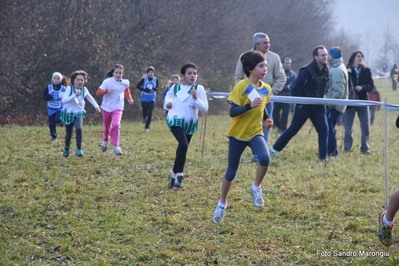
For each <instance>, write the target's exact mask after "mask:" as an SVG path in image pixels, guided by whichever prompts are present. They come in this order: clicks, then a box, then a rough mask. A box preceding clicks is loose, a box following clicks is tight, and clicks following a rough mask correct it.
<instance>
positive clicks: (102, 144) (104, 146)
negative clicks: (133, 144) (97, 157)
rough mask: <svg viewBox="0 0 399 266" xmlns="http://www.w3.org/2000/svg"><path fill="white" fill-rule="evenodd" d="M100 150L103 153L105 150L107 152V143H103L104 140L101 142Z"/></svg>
mask: <svg viewBox="0 0 399 266" xmlns="http://www.w3.org/2000/svg"><path fill="white" fill-rule="evenodd" d="M100 146H101V150H102V151H103V152H105V151H106V150H107V146H108V141H105V140H103V141H102V142H101V145H100Z"/></svg>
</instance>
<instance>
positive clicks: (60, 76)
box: [51, 72, 62, 80]
mask: <svg viewBox="0 0 399 266" xmlns="http://www.w3.org/2000/svg"><path fill="white" fill-rule="evenodd" d="M54 76H58V77H59V78H60V80H62V75H61V73H60V72H54V73H53V75H52V76H51V79H53V78H54Z"/></svg>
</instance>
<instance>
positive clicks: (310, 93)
mask: <svg viewBox="0 0 399 266" xmlns="http://www.w3.org/2000/svg"><path fill="white" fill-rule="evenodd" d="M312 54H313V60H312V61H311V62H310V63H309V64H307V65H305V66H304V67H302V68H301V69H300V70H299V73H298V77H297V78H296V79H295V81H294V83H293V84H292V85H291V95H292V96H297V97H312V98H324V96H325V94H326V91H327V87H328V83H329V69H328V66H327V59H328V52H327V49H326V47H325V46H323V45H319V46H316V47H315V48H314V49H313V53H312ZM308 119H310V120H311V121H312V124H313V126H314V127H315V129H316V131H317V134H318V143H319V154H318V158H319V160H320V161H324V162H325V161H326V160H327V139H328V124H327V117H326V108H325V106H324V105H312V104H296V105H295V111H294V115H293V117H292V121H291V125H290V126H289V127H288V128H287V130H286V131H284V132H283V133H282V134H281V135H280V137H279V138H278V139H277V141H276V142H275V143H274V144H273V146H271V147H270V154H271V155H272V156H274V157H277V156H278V155H279V152H280V151H282V150H283V149H284V147H285V146H286V145H287V144H288V142H289V141H290V140H291V139H292V138H293V137H294V136H295V135H296V134H297V133H298V131H299V130H300V129H301V128H302V126H303V125H304V124H305V122H306V121H307V120H308Z"/></svg>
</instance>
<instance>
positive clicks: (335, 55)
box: [328, 47, 342, 59]
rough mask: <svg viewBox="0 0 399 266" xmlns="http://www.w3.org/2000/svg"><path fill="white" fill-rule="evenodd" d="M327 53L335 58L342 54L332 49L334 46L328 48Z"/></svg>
mask: <svg viewBox="0 0 399 266" xmlns="http://www.w3.org/2000/svg"><path fill="white" fill-rule="evenodd" d="M328 53H329V54H330V55H331V56H332V58H335V59H337V58H340V57H341V56H342V55H341V53H340V52H338V51H337V50H335V49H334V47H331V48H330V49H328Z"/></svg>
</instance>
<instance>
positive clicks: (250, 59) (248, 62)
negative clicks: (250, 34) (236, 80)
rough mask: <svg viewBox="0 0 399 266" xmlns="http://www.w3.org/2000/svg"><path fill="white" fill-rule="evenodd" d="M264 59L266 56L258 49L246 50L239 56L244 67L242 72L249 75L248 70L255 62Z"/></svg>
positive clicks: (251, 68)
mask: <svg viewBox="0 0 399 266" xmlns="http://www.w3.org/2000/svg"><path fill="white" fill-rule="evenodd" d="M263 61H266V57H265V55H264V54H262V53H261V52H259V51H253V50H251V51H248V52H245V53H244V54H243V55H242V56H241V63H242V67H243V69H244V73H245V75H246V76H247V77H249V72H250V71H252V70H253V69H254V68H255V67H256V65H257V64H259V63H260V62H263Z"/></svg>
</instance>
